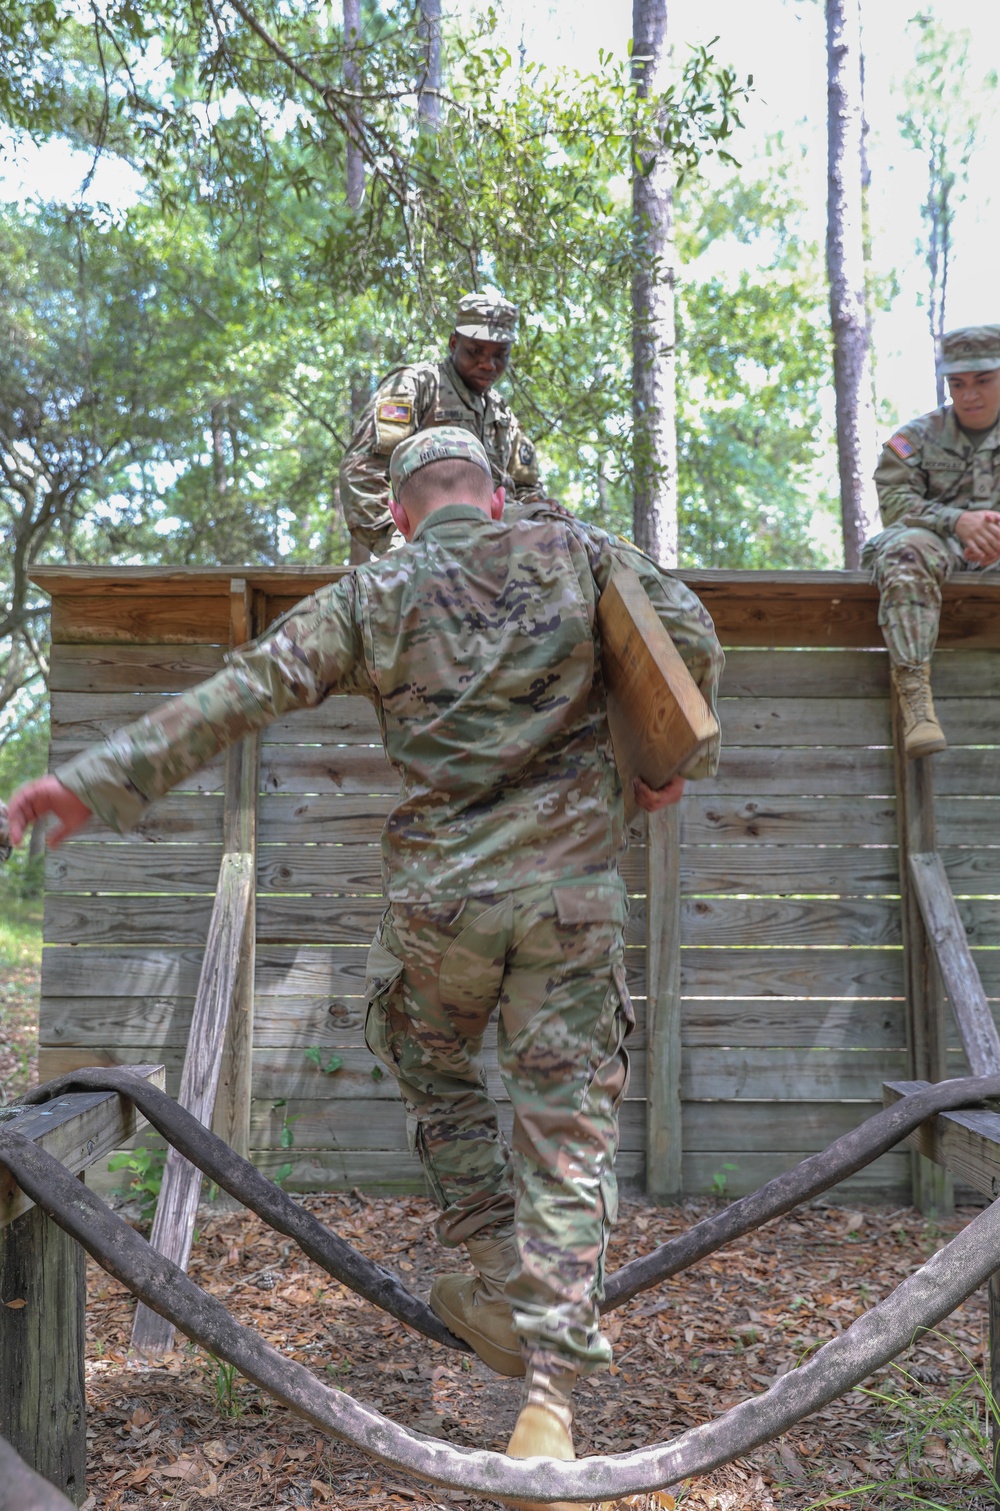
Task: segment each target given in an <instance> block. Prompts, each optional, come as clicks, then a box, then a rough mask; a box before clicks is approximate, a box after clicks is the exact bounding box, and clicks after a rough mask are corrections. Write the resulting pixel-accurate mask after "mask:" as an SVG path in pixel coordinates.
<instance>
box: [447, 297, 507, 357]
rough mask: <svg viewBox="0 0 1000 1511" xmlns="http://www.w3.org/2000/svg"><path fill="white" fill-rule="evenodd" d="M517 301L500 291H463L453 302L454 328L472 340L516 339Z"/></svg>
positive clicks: (505, 340) (503, 340)
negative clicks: (512, 302)
mask: <svg viewBox="0 0 1000 1511" xmlns="http://www.w3.org/2000/svg"><path fill="white" fill-rule="evenodd" d="M517 313H518V311H517V305H516V304H511V302H510V300H509V299H504V298H503V296H502V295H501V294H495V293H494V294H466V296H465V298H464V299H460V300H459V301H458V304H457V305H456V306H455V330H456V331H457V333H458V334H459V335H460V336H468V337H469V338H470V339H471V340H473V341H502V342H504V343H505V345H508V346H509V345H510V344H511V343H512V342H513V341H515V340H516V339H517Z"/></svg>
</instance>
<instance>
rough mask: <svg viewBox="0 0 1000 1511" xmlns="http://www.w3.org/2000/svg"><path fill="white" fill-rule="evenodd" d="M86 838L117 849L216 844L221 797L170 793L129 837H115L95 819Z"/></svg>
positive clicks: (116, 835) (137, 825)
mask: <svg viewBox="0 0 1000 1511" xmlns="http://www.w3.org/2000/svg"><path fill="white" fill-rule="evenodd" d="M83 834H84V835H85V837H86V842H87V843H88V844H91V845H93V844H96V843H98V842H101V841H103V842H104V843H106V844H109V845H111V846H112V847H114V848H115V849H118V848H120V847H121V846H123V845H124V846H128V845H147V844H158V845H159V844H178V843H185V842H187V843H190V844H196V843H199V844H200V843H208V844H214V843H215V842H216V841H217V840H218V839H219V838H220V836H221V834H222V796H221V794H215V793H212V794H207V793H201V792H170V793H168V794H167V796H166V797H161V798H160V799H159V801H158V802H155V803H152V804H151V805H150V807H149V808H147V809H146V812H145V813H144V814H143V816H142V818H141V819H140V820H139V822H138V823H137V824H136V825H135V828H134V829H130V830H129V831H128V833H127V834H116V833H115V831H114V830H113V829H108V828H106V827H105V825H104V824H102V823H100V822H99V821H98V820H96V819H95V820H93V821H91V822H90V823H88V825H87V827H86V829H85V830H84V831H83ZM74 843H75V841H74Z"/></svg>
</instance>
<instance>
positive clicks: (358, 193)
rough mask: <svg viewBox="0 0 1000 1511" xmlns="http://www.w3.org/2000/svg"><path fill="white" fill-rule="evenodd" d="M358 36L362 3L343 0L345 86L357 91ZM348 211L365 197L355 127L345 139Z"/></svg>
mask: <svg viewBox="0 0 1000 1511" xmlns="http://www.w3.org/2000/svg"><path fill="white" fill-rule="evenodd" d="M360 36H361V0H344V84H345V86H346V87H347V88H348V89H360V87H361V70H360V68H359V67H358V60H357V51H356V49H357V42H358V39H359V38H360ZM345 193H346V197H347V204H348V208H349V209H351V210H359V209H360V208H361V204H362V201H363V200H364V197H365V160H364V158H363V156H362V154H361V148H360V146H359V145H358V136H357V132H356V127H354V128H353V129H352V130H351V132H350V133H349V134H348V138H347V182H346V185H345Z"/></svg>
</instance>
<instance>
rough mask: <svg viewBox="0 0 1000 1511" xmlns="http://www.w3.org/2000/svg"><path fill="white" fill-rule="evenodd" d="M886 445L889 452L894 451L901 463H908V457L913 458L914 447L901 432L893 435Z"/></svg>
mask: <svg viewBox="0 0 1000 1511" xmlns="http://www.w3.org/2000/svg"><path fill="white" fill-rule="evenodd" d="M886 444H887V445H888V447H889V450H890V451H894V452H895V453H896V455H897V456H898V457H899V459H900V461H902V462H906V461H909V459H910V457H911V456H914V455H915V453H916V450H917V448H916V446H914V445H913V443H912V442H911V441H908V440H907V439H906V436H905V435H903V433H902V431H900V432H899V434H898V435H894V436H893V437H892V439H891V440H890V441H888V442H887V443H886Z"/></svg>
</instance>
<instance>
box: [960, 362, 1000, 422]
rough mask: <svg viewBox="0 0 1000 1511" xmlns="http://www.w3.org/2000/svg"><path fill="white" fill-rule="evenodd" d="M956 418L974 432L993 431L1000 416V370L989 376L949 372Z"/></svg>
mask: <svg viewBox="0 0 1000 1511" xmlns="http://www.w3.org/2000/svg"><path fill="white" fill-rule="evenodd" d="M948 389H949V392H950V393H951V402H952V403H953V404H954V406H955V418H956V419H957V420H958V421H959V423H960V424H962V425H968V427H969V429H970V430H989V428H990V426H991V425H995V424H996V422H997V419H998V417H1000V367H995V368H994V369H993V371H992V372H988V373H949V374H948Z"/></svg>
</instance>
